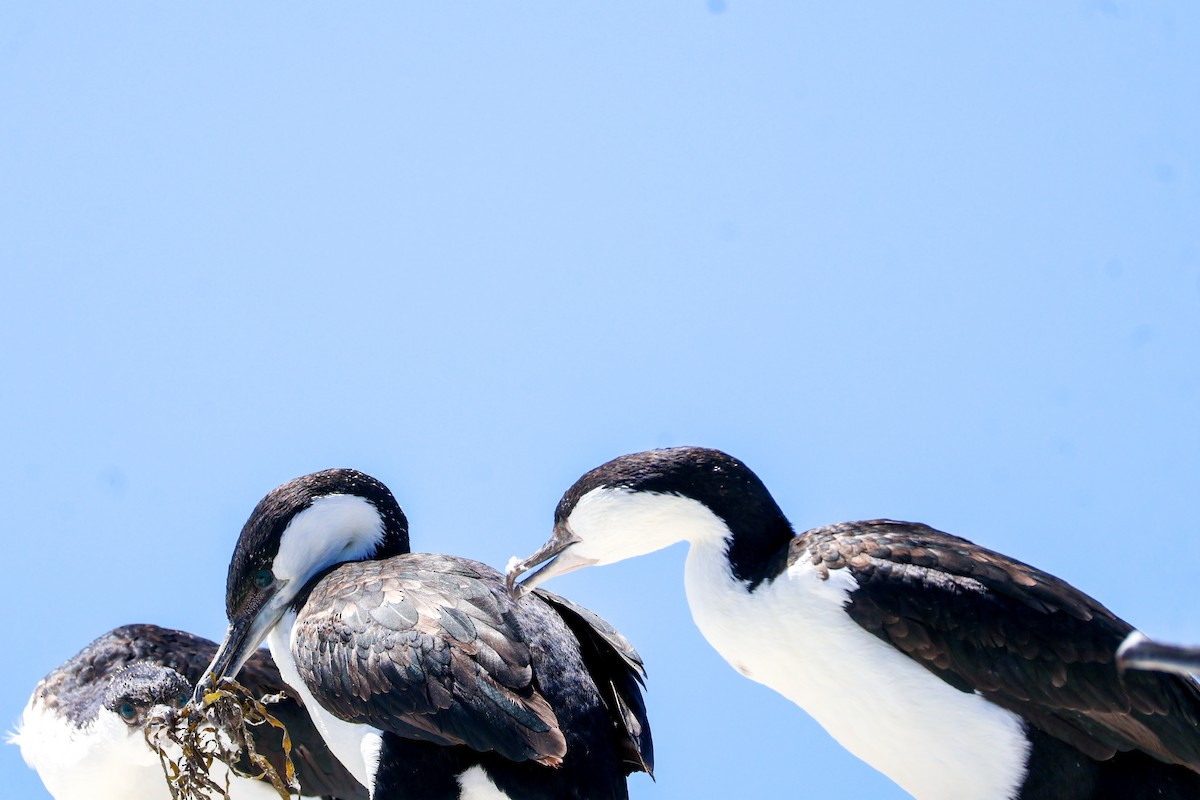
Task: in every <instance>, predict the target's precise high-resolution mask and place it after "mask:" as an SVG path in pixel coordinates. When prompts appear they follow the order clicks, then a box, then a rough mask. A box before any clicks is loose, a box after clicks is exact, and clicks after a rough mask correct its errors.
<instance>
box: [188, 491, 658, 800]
mask: <svg viewBox="0 0 1200 800" xmlns="http://www.w3.org/2000/svg"><path fill="white" fill-rule="evenodd" d="M226 610H227V612H228V616H229V631H228V634H227V635H226V637H225V640H224V642H222V644H221V649H220V652H219V653H218V654H217V656H216V658H215V659H214V660H213V663H212V665H211V667H210V673H211V674H212V675H214V676H220V675H230V676H232V675H234V674H236V673H237V672H238V670H239V668H240V667H241V665H242V662H243V660H244V659H245V657H246V655H247V654H248V653H250V652H253V649H254V648H255V647H257V646H258V643H259V642H261V641H262V640H263V639H264V638H265V639H266V640H267V643H268V645H269V647H270V649H271V652H272V654H273V655H274V656H275V661H276V663H277V664H278V665H279V667H280V670H281V672H282V673H283V677H284V680H285V681H286V682H287V683H288V684H289V685H291V686H292V687H294V688H295V689H296V691H298V692H299V693H300V695H301V697H302V698H303V700H304V702H305V705H306V707H307V708H308V710H309V713H310V714H312V717H313V720H314V722H316V724H317V727H318V728H319V729H320V730H321V732H322V734H323V735H324V737H325V740H326V741H327V742H328V743H329V746H330V747H331V748H332V749H333V751H334V753H336V754H337V756H338V757H339V758H340V759H341V760H342V763H343V764H345V765H346V766H347V767H348V768H349V769H350V771H351V772H352V773H353V774H354V775H355V776H356V777H357V778H358V779H359V780H360V781H362V782H363V783H364V784H366V785H367V786H369V787H371V789H372V796H373V797H374V798H376V800H383V799H384V798H387V799H388V800H392V799H393V798H421V800H439V799H440V798H467V799H469V800H484V799H485V798H486V799H487V800H498V799H499V798H512V800H518V798H520V799H522V800H523V799H525V798H528V799H529V800H551V799H552V798H554V799H556V800H561V799H564V798H580V799H581V800H584V799H587V800H591V799H593V798H594V799H595V800H600V798H606V799H607V798H625V797H627V790H626V783H625V780H626V775H628V774H629V773H630V772H633V771H636V770H645V771H647V772H649V771H650V770H651V767H652V759H653V756H652V745H651V739H650V728H649V723H648V721H647V719H646V713H645V708H644V706H643V703H642V697H641V691H640V685H641V680H642V678H643V670H642V663H641V659H640V658H639V657H638V655H637V653H636V652H635V651H634V650H633V648H632V647H631V646H630V645H629V643H628V642H627V641H625V639H624V638H623V637H621V635H620V634H618V633H617V632H616V631H615V630H614V629H612V628H611V627H610V626H608V625H607V623H605V622H604V621H603V620H601V619H600V618H599V617H597V616H596V615H595V614H592V613H591V612H590V611H587V610H586V609H584V608H581V607H579V606H576V605H575V604H573V603H570V602H569V601H567V600H565V599H563V598H560V597H557V596H555V595H552V594H549V593H537V594H536V595H534V596H532V597H529V598H525V599H524V600H522V601H520V602H517V601H514V600H513V598H512V597H511V596H510V595H509V594H508V592H507V591H506V589H505V585H504V578H503V576H502V575H500V574H499V573H498V572H496V571H495V570H493V569H491V568H490V567H487V566H485V565H483V564H480V563H477V562H474V561H468V560H466V559H462V558H455V557H453V556H445V555H432V554H426V553H410V552H409V543H408V523H407V521H406V519H405V517H404V514H403V512H402V511H401V510H400V506H399V505H398V504H397V503H396V500H395V498H394V497H393V496H392V493H391V492H390V491H389V490H388V489H387V487H386V486H384V485H383V484H382V483H380V482H379V481H377V480H375V479H374V478H371V477H370V476H368V475H364V474H362V473H360V472H356V471H354V470H348V469H335V470H327V471H324V472H318V473H314V474H312V475H307V476H305V477H302V478H298V479H296V480H293V481H291V482H289V483H286V484H284V485H283V486H280V487H279V488H277V489H275V490H274V491H272V492H271V493H270V494H268V495H267V496H266V497H265V498H263V500H262V501H261V502H260V503H259V504H258V506H257V507H256V508H255V509H254V511H253V513H252V514H251V515H250V519H249V520H248V521H247V522H246V525H245V527H244V528H243V529H242V533H241V536H240V538H239V539H238V542H237V545H236V547H235V549H234V553H233V558H232V561H231V563H230V567H229V579H228V585H227V592H226Z"/></svg>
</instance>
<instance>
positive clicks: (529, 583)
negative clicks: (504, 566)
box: [504, 524, 584, 600]
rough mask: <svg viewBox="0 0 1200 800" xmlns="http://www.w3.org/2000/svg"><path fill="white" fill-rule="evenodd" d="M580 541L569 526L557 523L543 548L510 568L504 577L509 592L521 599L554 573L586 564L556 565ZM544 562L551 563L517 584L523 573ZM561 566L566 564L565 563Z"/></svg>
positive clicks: (567, 570) (558, 573) (568, 570)
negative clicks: (567, 566) (568, 549)
mask: <svg viewBox="0 0 1200 800" xmlns="http://www.w3.org/2000/svg"><path fill="white" fill-rule="evenodd" d="M578 541H579V540H578V539H576V538H575V536H574V535H573V534H572V533H571V530H570V528H568V527H567V526H566V525H563V524H558V525H555V526H554V533H553V534H552V535H551V536H550V541H548V542H546V543H545V544H544V545H542V547H541V549H539V550H538V551H537V552H536V553H534V554H533V555H531V556H529V557H528V558H526V559H524V560H522V561H519V562H517V563H516V564H514V565H513V566H512V567H511V568H510V569H509V570H508V574H507V575H506V576H505V579H504V582H505V585H507V586H508V593H509V594H510V595H512V596H513V598H515V599H518V600H519V599H520V598H521V597H523V596H524V595H525V594H527V593H529V592H530V591H532V590H533V588H534V587H535V586H537V585H538V584H539V583H542V582H543V581H545V580H547V579H548V578H551V577H553V576H554V575H560V574H562V573H563V572H570V571H571V570H572V569H578V568H579V567H581V566H584V564H577V565H573V566H570V567H569V568H567V569H563V568H560V567H558V566H556V565H559V562H560V561H561V554H562V553H563V551H565V550H566V549H567V548H568V547H570V546H571V545H573V544H575V543H576V542H578ZM543 562H549V563H546V564H545V566H543V567H542V568H541V569H539V570H538V571H537V572H535V573H533V574H532V575H530V576H529V577H528V578H526V579H525V580H523V581H521V583H520V585H517V578H519V577H520V576H521V574H522V573H524V572H526V571H528V570H530V569H532V568H534V567H536V566H537V565H538V564H542V563H543ZM561 566H566V565H565V564H563V565H561Z"/></svg>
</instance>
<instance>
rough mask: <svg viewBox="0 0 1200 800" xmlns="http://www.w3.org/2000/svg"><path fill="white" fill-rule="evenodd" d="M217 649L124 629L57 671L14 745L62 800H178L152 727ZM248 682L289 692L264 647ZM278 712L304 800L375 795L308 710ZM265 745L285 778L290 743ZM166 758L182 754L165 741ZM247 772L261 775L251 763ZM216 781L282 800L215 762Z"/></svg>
mask: <svg viewBox="0 0 1200 800" xmlns="http://www.w3.org/2000/svg"><path fill="white" fill-rule="evenodd" d="M216 653H217V645H216V643H215V642H211V641H209V640H208V639H205V638H203V637H200V636H195V635H193V634H190V633H187V632H186V631H179V630H173V629H170V628H162V627H159V626H157V625H146V624H140V625H122V626H121V627H119V628H114V629H113V630H111V631H109V632H108V633H105V634H104V635H102V636H99V637H97V638H96V639H95V640H94V641H92V642H91V643H90V644H88V645H87V646H86V647H84V648H83V649H82V650H80V651H79V652H78V653H77V654H75V655H74V656H72V657H71V658H70V659H68V660H67V661H66V662H65V663H63V664H61V665H60V666H58V667H55V668H54V669H53V670H52V671H51V672H50V673H49V674H48V675H47V676H46V677H45V678H43V679H42V680H41V681H40V682H39V683H38V685H37V687H36V688H35V689H34V690H33V693H32V695H30V698H29V702H28V704H26V706H25V711H24V713H23V714H22V715H21V722H20V724H19V726H18V728H17V731H16V732H15V733H14V734H13V735H12V737H11V741H12V742H13V743H14V744H17V745H19V746H20V748H21V755H22V756H23V757H24V759H25V761H26V763H28V764H29V766H30V767H32V768H33V769H35V770H36V771H37V773H38V776H39V777H40V778H41V779H42V783H43V784H44V785H45V787H46V790H47V791H48V792H50V794H51V795H53V796H54V798H55V800H106V799H108V798H111V799H112V800H117V799H118V798H120V799H121V800H125V798H130V797H137V798H139V799H140V800H171V798H172V797H173V796H174V793H173V792H172V790H171V788H170V786H169V785H168V783H167V777H166V775H165V774H164V770H163V763H162V762H161V761H160V759H159V754H158V752H157V751H156V750H154V749H153V748H151V747H150V744H149V743H148V742H147V741H146V736H145V733H146V728H147V725H148V723H149V722H150V720H151V719H152V717H153V716H154V714H155V713H156V712H157V711H158V710H160V709H163V708H169V709H178V708H179V707H180V706H182V705H183V704H185V703H186V702H187V701H188V700H189V699H190V698H191V696H192V692H193V689H194V687H195V683H196V682H197V681H199V680H200V678H201V677H202V676H203V674H204V670H205V668H206V667H207V666H208V664H209V662H210V661H212V659H213V657H214V656H215V655H216ZM241 679H242V682H243V683H244V685H245V686H246V687H247V689H249V690H250V691H251V692H252V693H253V694H254V695H255V696H256V697H263V696H266V695H277V694H279V693H280V692H283V691H284V685H283V681H282V680H281V679H280V677H279V671H278V670H277V669H275V664H274V663H273V662H272V661H271V657H270V655H268V654H267V653H266V652H265V651H261V650H259V651H256V652H254V653H252V654H251V655H250V656H249V658H248V659H247V662H246V665H245V668H244V669H243V673H242V676H241ZM271 712H272V714H273V715H274V716H276V717H277V718H278V719H279V720H280V721H281V722H282V723H283V724H284V725H286V726H287V729H288V732H289V734H290V736H291V743H292V751H291V758H292V761H293V763H294V765H295V767H296V775H297V779H298V782H299V790H300V792H299V793H300V795H301V796H302V797H331V798H340V800H366V798H367V790H366V788H365V787H364V786H362V785H361V784H360V783H358V781H356V780H355V779H354V778H353V777H352V776H351V775H350V773H349V772H347V771H346V769H345V768H344V767H342V765H341V763H340V762H338V760H337V759H336V758H334V756H333V754H332V753H330V752H329V749H328V748H327V747H326V746H325V742H324V740H323V739H321V736H320V734H318V733H317V731H316V728H314V727H313V725H312V722H311V721H310V720H309V718H308V715H307V714H306V713H305V710H304V707H303V706H302V705H301V704H300V703H299V702H298V701H297V700H296V698H294V697H282V698H280V699H279V700H278V701H277V702H275V703H273V704H272V706H271ZM255 740H256V743H257V745H256V749H257V750H258V751H259V752H260V753H261V754H262V755H264V756H265V757H266V758H267V759H268V760H269V761H270V762H271V763H272V765H273V766H274V767H275V769H276V770H278V771H280V772H282V771H283V769H284V751H283V742H282V738H281V737H280V736H279V734H278V733H277V732H276V731H274V730H263V731H259V732H258V733H257V734H256V736H255ZM159 744H160V746H163V747H164V749H165V751H166V752H165V755H166V756H167V757H169V758H173V759H178V758H179V753H178V752H177V750H178V748H177V747H175V746H173V745H171V744H170V743H169V742H160V743H159ZM239 768H240V769H242V770H243V771H244V772H249V773H256V772H258V770H256V769H254V768H253V765H252V764H251V763H250V762H249V760H247V759H246V758H245V757H244V754H243V758H242V760H241V762H240V763H239ZM209 778H210V779H211V780H212V781H213V782H214V783H215V784H216V785H217V786H222V787H223V786H225V785H226V782H227V781H228V785H229V796H230V800H274V799H277V798H278V797H279V795H278V794H277V793H276V792H275V790H274V789H273V788H272V787H271V784H270V783H268V782H265V781H262V780H254V779H252V778H242V777H238V776H236V775H233V774H229V772H228V770H227V769H226V767H225V765H223V764H221V763H220V762H215V763H214V764H213V766H212V769H211V770H210V771H209Z"/></svg>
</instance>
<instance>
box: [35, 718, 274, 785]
mask: <svg viewBox="0 0 1200 800" xmlns="http://www.w3.org/2000/svg"><path fill="white" fill-rule="evenodd" d="M12 741H13V743H14V744H18V745H20V747H21V755H22V756H23V757H24V758H25V763H27V764H29V766H30V767H32V768H33V769H35V770H36V771H37V773H38V777H40V778H41V779H42V783H43V784H45V786H46V791H48V792H49V793H50V794H51V795H53V796H54V797H55V800H129V798H137V800H171V792H170V789H169V788H168V787H167V779H166V776H165V775H164V774H163V768H162V765H161V764H160V763H159V760H158V755H157V754H156V753H155V752H154V751H153V750H151V749H150V748H149V746H147V744H146V740H145V738H144V737H143V735H142V732H141V731H140V730H133V729H130V728H129V726H127V725H126V724H125V723H124V722H122V721H121V720H120V718H118V717H117V715H116V714H113V713H112V712H108V711H103V710H102V711H101V712H100V714H99V715H98V716H97V718H96V719H95V720H93V721H92V722H91V723H90V724H88V725H85V726H83V727H77V726H76V725H74V724H73V723H71V722H69V721H68V720H67V719H65V718H64V717H61V716H59V715H57V714H55V713H53V712H52V711H50V710H49V709H47V708H46V707H45V706H44V705H43V704H42V703H41V702H40V701H39V700H38V699H37V697H36V696H35V697H33V698H31V699H30V701H29V705H27V706H26V708H25V713H24V715H23V716H22V719H21V726H20V729H19V730H18V731H17V733H16V734H15V735H14V736H13V738H12ZM168 755H171V756H173V757H175V758H178V757H179V753H178V752H176V753H172V752H171V751H170V750H168ZM227 772H228V771H227V769H226V768H225V766H224V765H222V764H219V763H218V764H215V765H214V766H213V770H212V772H211V777H212V778H213V780H215V781H216V782H217V784H218V785H221V786H224V785H225V778H226V775H227ZM230 797H231V798H232V800H270V799H271V798H278V797H279V795H278V794H276V793H275V791H274V790H273V789H272V788H271V787H270V786H269V785H267V784H265V783H262V782H261V781H255V780H248V779H244V778H236V777H235V778H233V779H232V781H231V783H230Z"/></svg>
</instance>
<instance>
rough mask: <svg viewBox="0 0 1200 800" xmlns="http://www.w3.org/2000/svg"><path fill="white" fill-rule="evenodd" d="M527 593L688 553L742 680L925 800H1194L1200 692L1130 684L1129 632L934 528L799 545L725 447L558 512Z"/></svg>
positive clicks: (1171, 681)
mask: <svg viewBox="0 0 1200 800" xmlns="http://www.w3.org/2000/svg"><path fill="white" fill-rule="evenodd" d="M554 523H555V524H554V532H553V536H552V538H551V540H550V541H549V542H548V543H547V544H546V545H545V546H544V547H543V548H542V549H541V550H539V551H538V552H537V553H535V554H534V555H532V556H531V557H529V558H528V559H526V560H524V561H522V562H519V563H517V564H515V565H514V566H513V567H512V569H511V570H510V571H509V576H508V579H509V586H510V588H512V587H513V583H514V581H515V579H516V578H517V577H518V576H519V575H520V574H521V573H523V572H524V571H526V570H528V569H530V568H532V567H535V566H537V565H539V564H543V563H544V562H548V563H545V565H544V566H543V567H542V568H541V570H540V571H538V572H536V573H534V574H533V575H532V576H530V577H529V578H528V579H527V580H526V581H525V582H524V584H523V589H526V590H527V589H529V588H532V587H534V586H536V585H538V584H540V583H542V582H543V581H545V580H546V579H548V578H550V577H553V576H555V575H561V574H563V573H566V572H570V571H571V570H574V569H578V568H580V567H584V566H590V565H597V564H609V563H612V562H615V561H620V560H622V559H625V558H630V557H633V556H637V555H641V554H644V553H649V552H652V551H654V550H658V549H660V548H663V547H666V546H667V545H670V544H673V543H675V542H679V541H687V542H689V544H690V550H689V552H688V556H687V562H686V566H685V570H684V585H685V588H686V591H687V597H688V603H689V605H690V606H691V610H692V616H693V618H694V619H695V621H696V624H697V626H698V627H699V628H700V630H701V632H702V633H703V634H704V636H705V637H706V638H707V639H708V641H709V642H710V643H711V644H712V645H713V646H714V647H715V648H716V649H717V651H718V652H720V653H721V655H722V656H724V658H725V659H726V660H727V661H729V663H730V664H731V665H732V666H733V667H734V668H736V669H737V670H738V671H739V672H741V673H742V674H743V675H746V676H747V677H750V678H752V679H753V680H756V681H758V682H760V683H763V684H766V685H767V686H770V687H771V688H773V689H775V690H776V691H778V692H780V693H781V694H783V695H784V696H785V697H787V698H788V699H790V700H792V701H793V702H795V703H796V704H798V705H799V706H800V707H802V708H803V709H804V710H805V711H807V712H808V713H809V714H810V715H812V716H813V717H814V718H815V719H816V720H817V721H818V722H819V723H820V724H821V725H822V726H823V727H824V728H825V729H826V730H827V731H828V732H829V733H830V734H832V735H833V737H834V738H835V739H837V741H838V742H840V743H841V744H842V745H843V746H844V747H846V748H847V749H848V750H849V751H850V752H852V753H854V754H855V755H856V756H858V757H859V758H861V759H862V760H864V761H866V762H867V763H868V764H870V765H872V766H873V767H875V768H876V769H878V770H880V771H881V772H883V773H884V774H886V775H887V776H888V777H889V778H891V779H892V780H893V781H895V782H896V783H897V784H899V785H900V786H901V787H903V788H904V789H905V790H907V791H908V792H909V793H911V794H912V795H913V796H915V797H917V798H920V800H968V799H970V798H978V799H980V800H983V799H985V798H995V799H996V800H1001V799H1003V800H1013V799H1014V798H1019V799H1020V800H1033V799H1034V798H1045V799H1046V800H1097V799H1098V798H1114V800H1115V798H1124V800H1134V799H1136V798H1149V797H1154V798H1183V797H1190V798H1194V797H1200V774H1198V772H1200V730H1198V729H1197V723H1198V721H1200V691H1198V690H1197V685H1196V684H1195V683H1194V682H1193V681H1191V680H1189V679H1185V678H1181V677H1178V676H1174V675H1162V674H1155V673H1136V672H1127V673H1125V674H1124V676H1122V675H1120V674H1119V673H1118V670H1117V669H1116V666H1115V664H1114V657H1115V653H1116V650H1117V647H1118V645H1119V644H1120V643H1121V642H1122V641H1123V640H1125V638H1126V637H1127V636H1129V634H1130V633H1131V632H1132V628H1131V627H1130V626H1129V625H1128V624H1126V623H1125V622H1123V621H1122V620H1120V619H1118V618H1117V617H1116V616H1114V615H1113V614H1112V613H1111V612H1109V611H1108V610H1107V609H1105V608H1104V607H1103V606H1102V605H1100V604H1099V603H1098V602H1096V601H1095V600H1093V599H1091V598H1090V597H1088V596H1087V595H1085V594H1084V593H1083V592H1080V591H1079V590H1077V589H1075V588H1073V587H1072V586H1070V585H1068V584H1067V583H1065V582H1063V581H1061V580H1059V579H1057V578H1055V577H1053V576H1051V575H1048V574H1046V573H1044V572H1041V571H1039V570H1037V569H1034V568H1033V567H1030V566H1028V565H1026V564H1022V563H1021V562H1019V561H1016V560H1014V559H1011V558H1008V557H1006V556H1003V555H1000V554H999V553H995V552H992V551H990V550H986V549H984V548H982V547H979V546H977V545H975V544H972V543H971V542H969V541H967V540H966V539H961V538H959V537H957V536H951V535H950V534H946V533H942V532H940V531H936V530H934V529H933V528H930V527H927V526H925V525H920V524H915V523H908V522H895V521H891V520H872V521H867V522H848V523H840V524H836V525H830V526H828V527H824V528H817V529H815V530H811V531H808V532H806V533H802V534H800V535H798V536H797V535H795V533H794V532H793V530H792V527H791V524H790V523H789V522H788V520H787V519H786V518H785V517H784V515H783V512H782V511H781V510H780V509H779V506H778V505H777V504H776V503H775V500H774V499H773V498H772V497H771V495H770V493H769V492H768V491H767V488H766V487H765V486H764V485H763V483H762V481H760V480H759V479H758V477H757V476H756V475H755V474H754V473H753V472H751V471H750V469H748V468H747V467H746V466H745V465H744V464H742V463H741V462H740V461H738V460H737V459H735V458H732V457H731V456H728V455H726V454H725V453H721V452H719V451H716V450H710V449H704V448H697V447H680V448H673V449H667V450H656V451H651V452H645V453H636V454H632V455H627V456H623V457H621V458H617V459H615V460H613V461H610V462H608V463H607V464H604V465H602V466H600V467H597V468H596V469H594V470H592V471H591V472H588V473H587V474H585V475H584V476H583V477H582V478H580V480H579V481H578V482H577V483H576V484H575V485H574V486H572V487H571V488H570V489H569V490H568V491H567V493H566V494H565V495H564V496H563V498H562V501H561V502H560V503H559V505H558V507H557V510H556V512H555V518H554Z"/></svg>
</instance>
